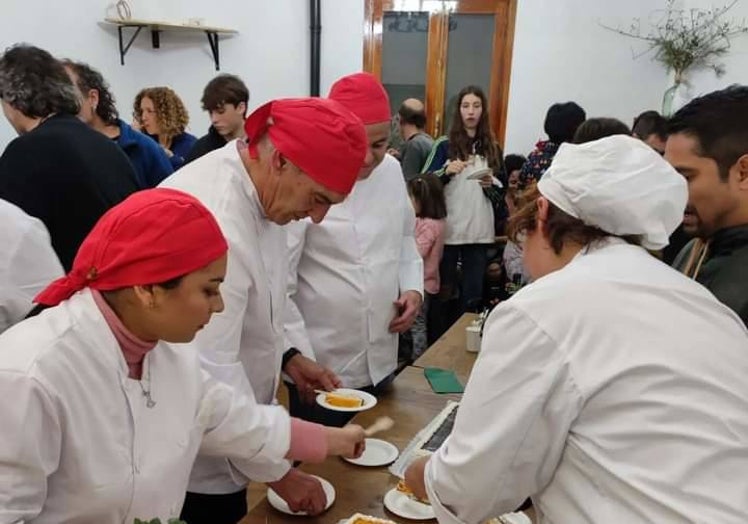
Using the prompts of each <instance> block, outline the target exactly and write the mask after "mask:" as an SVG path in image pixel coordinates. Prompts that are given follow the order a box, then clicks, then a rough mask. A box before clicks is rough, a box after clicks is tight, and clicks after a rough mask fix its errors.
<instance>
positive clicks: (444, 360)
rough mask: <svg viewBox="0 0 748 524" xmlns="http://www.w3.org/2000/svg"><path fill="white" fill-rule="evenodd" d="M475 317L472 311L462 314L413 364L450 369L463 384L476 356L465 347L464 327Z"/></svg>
mask: <svg viewBox="0 0 748 524" xmlns="http://www.w3.org/2000/svg"><path fill="white" fill-rule="evenodd" d="M477 317H478V315H476V314H474V313H465V314H464V315H462V316H461V317H460V318H459V320H457V322H455V323H454V324H453V325H452V327H450V328H449V329H448V330H447V332H446V333H444V335H442V336H441V337H440V338H439V340H437V341H436V342H434V344H433V345H432V346H431V347H430V348H429V349H428V350H426V352H425V353H424V354H423V355H421V357H420V358H419V359H418V360H416V361H415V362H414V363H413V365H414V366H416V367H422V368H427V367H436V368H443V369H451V370H452V371H454V372H455V374H456V375H457V378H459V379H460V382H462V385H463V386H464V385H465V384H466V383H467V379H468V378H469V377H470V372H471V371H472V369H473V365H474V364H475V359H476V358H477V356H478V354H477V353H470V352H469V351H467V350H466V349H465V347H466V342H465V328H466V327H468V326H469V325H470V323H471V322H472V321H473V320H475V319H476V318H477Z"/></svg>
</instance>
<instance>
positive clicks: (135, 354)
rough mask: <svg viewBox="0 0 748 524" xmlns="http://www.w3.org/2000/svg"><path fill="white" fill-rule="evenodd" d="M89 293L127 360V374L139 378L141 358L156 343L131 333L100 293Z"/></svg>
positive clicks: (141, 365)
mask: <svg viewBox="0 0 748 524" xmlns="http://www.w3.org/2000/svg"><path fill="white" fill-rule="evenodd" d="M91 293H92V294H93V298H94V302H96V305H97V306H98V307H99V311H101V314H102V315H104V319H105V320H106V323H107V324H108V325H109V329H111V330H112V333H113V334H114V338H116V339H117V342H119V347H120V349H121V350H122V355H123V356H124V357H125V362H127V368H128V370H129V371H128V374H127V376H128V377H130V378H134V379H136V380H140V377H141V376H142V374H143V359H144V358H145V355H146V354H147V353H148V352H149V351H150V350H152V349H153V348H154V347H156V343H155V342H146V341H144V340H140V339H139V338H138V337H136V336H135V335H133V334H132V333H131V332H130V330H128V329H127V328H126V327H125V325H124V324H123V323H122V321H121V320H120V319H119V317H118V316H117V314H116V313H115V312H114V310H113V309H112V308H111V307H110V306H109V304H107V302H106V300H104V297H103V296H102V295H101V293H99V292H98V291H96V290H91Z"/></svg>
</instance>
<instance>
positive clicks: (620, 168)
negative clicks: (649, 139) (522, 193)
mask: <svg viewBox="0 0 748 524" xmlns="http://www.w3.org/2000/svg"><path fill="white" fill-rule="evenodd" d="M538 190H539V191H540V193H541V194H542V195H543V196H544V197H545V198H547V199H548V200H549V201H550V202H552V203H553V204H555V205H556V206H557V207H559V208H560V209H561V210H563V211H564V212H566V213H567V214H569V215H571V216H573V217H575V218H578V219H580V220H581V221H582V222H584V223H585V224H587V225H589V226H595V227H597V228H600V229H602V230H603V231H605V232H607V233H610V234H612V235H617V236H623V235H639V236H640V237H641V238H642V245H643V246H644V247H645V248H647V249H660V248H663V247H665V246H667V244H668V237H669V236H670V234H671V233H672V232H673V231H674V230H675V228H677V227H678V224H680V223H681V221H682V220H683V211H684V209H685V208H686V201H687V200H688V188H687V186H686V181H685V180H684V178H683V177H682V176H681V175H680V174H678V172H677V171H675V169H673V167H672V166H671V165H670V164H668V163H667V162H666V161H665V160H664V159H663V158H662V157H661V156H660V155H659V154H658V153H657V152H655V151H654V150H653V149H652V148H651V147H649V146H648V145H646V144H645V143H644V142H642V141H640V140H637V139H635V138H631V137H629V136H625V135H614V136H610V137H607V138H603V139H600V140H596V141H594V142H588V143H586V144H581V145H572V144H563V145H562V146H561V147H560V149H559V150H558V153H556V156H555V158H554V159H553V163H552V164H551V167H549V168H548V170H547V171H546V172H545V174H544V175H543V178H541V179H540V182H538Z"/></svg>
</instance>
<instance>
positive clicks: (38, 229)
mask: <svg viewBox="0 0 748 524" xmlns="http://www.w3.org/2000/svg"><path fill="white" fill-rule="evenodd" d="M0 246H2V248H0V333H2V332H3V331H5V330H6V329H8V328H9V327H10V326H12V325H13V324H15V323H16V322H20V321H21V320H23V319H24V318H25V317H26V315H27V314H28V313H29V311H31V310H32V308H33V307H34V304H33V303H32V301H33V300H34V297H35V296H36V295H37V293H39V292H40V291H42V290H43V289H44V288H46V287H47V285H48V284H49V283H50V282H52V281H53V280H55V279H57V278H60V277H61V276H63V275H64V271H63V269H62V265H61V264H60V259H59V258H57V254H56V253H55V252H54V250H53V249H52V244H51V241H50V239H49V233H48V232H47V228H46V227H44V224H43V223H42V221H41V220H38V219H36V218H34V217H31V216H29V215H27V214H26V213H24V212H23V211H21V209H20V208H18V207H16V206H14V205H13V204H11V203H10V202H8V201H6V200H2V199H0Z"/></svg>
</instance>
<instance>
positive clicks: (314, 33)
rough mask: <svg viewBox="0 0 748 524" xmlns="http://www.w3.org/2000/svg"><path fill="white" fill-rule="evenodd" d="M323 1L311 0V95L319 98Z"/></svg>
mask: <svg viewBox="0 0 748 524" xmlns="http://www.w3.org/2000/svg"><path fill="white" fill-rule="evenodd" d="M321 3H322V0H309V19H310V24H309V29H310V35H311V56H310V58H311V60H310V72H309V73H310V74H309V94H310V96H319V78H320V69H321V55H322V16H321V15H322V7H321Z"/></svg>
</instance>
